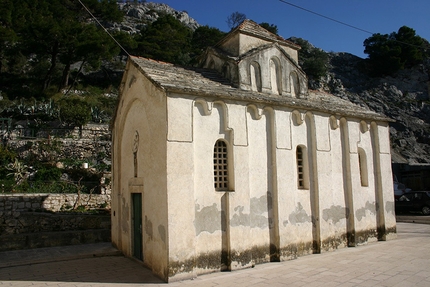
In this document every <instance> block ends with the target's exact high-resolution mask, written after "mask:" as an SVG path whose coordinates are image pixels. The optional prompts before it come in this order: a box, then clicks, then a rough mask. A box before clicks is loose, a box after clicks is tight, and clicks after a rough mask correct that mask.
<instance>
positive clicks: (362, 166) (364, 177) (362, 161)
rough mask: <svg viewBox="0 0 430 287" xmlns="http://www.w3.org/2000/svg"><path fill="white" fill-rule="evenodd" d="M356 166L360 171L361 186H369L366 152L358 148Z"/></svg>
mask: <svg viewBox="0 0 430 287" xmlns="http://www.w3.org/2000/svg"><path fill="white" fill-rule="evenodd" d="M358 166H359V170H360V181H361V186H369V177H368V172H367V157H366V152H365V151H364V149H362V148H358Z"/></svg>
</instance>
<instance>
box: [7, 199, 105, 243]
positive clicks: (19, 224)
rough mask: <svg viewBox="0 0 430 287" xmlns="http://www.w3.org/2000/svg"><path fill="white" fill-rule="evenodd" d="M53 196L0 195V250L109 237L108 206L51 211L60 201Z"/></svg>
mask: <svg viewBox="0 0 430 287" xmlns="http://www.w3.org/2000/svg"><path fill="white" fill-rule="evenodd" d="M63 196H66V195H63ZM70 196H72V195H70ZM74 196H76V195H74ZM53 198H54V199H53ZM53 198H52V195H48V194H46V195H34V194H33V195H30V194H20V195H0V251H6V250H19V249H30V248H40V247H53V246H65V245H76V244H86V243H97V242H110V241H111V235H110V229H111V222H110V214H109V212H108V210H105V212H103V213H99V214H89V213H82V212H80V213H77V212H66V213H65V212H55V211H53V209H54V210H57V211H60V208H61V207H59V205H62V203H64V201H60V200H59V199H58V198H56V197H55V195H54V196H53ZM55 203H56V205H55Z"/></svg>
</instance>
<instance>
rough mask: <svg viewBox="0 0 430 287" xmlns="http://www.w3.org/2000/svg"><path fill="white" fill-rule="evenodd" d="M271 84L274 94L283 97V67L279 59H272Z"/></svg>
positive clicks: (270, 64)
mask: <svg viewBox="0 0 430 287" xmlns="http://www.w3.org/2000/svg"><path fill="white" fill-rule="evenodd" d="M269 66H270V83H271V86H272V93H274V94H278V95H281V94H282V81H281V79H282V77H281V65H280V63H279V59H278V58H276V57H274V58H272V59H270V63H269Z"/></svg>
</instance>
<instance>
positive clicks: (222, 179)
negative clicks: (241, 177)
mask: <svg viewBox="0 0 430 287" xmlns="http://www.w3.org/2000/svg"><path fill="white" fill-rule="evenodd" d="M228 177H229V174H228V148H227V144H226V142H225V141H224V140H217V142H216V143H215V146H214V187H215V190H228V189H229V185H228V183H229V180H228Z"/></svg>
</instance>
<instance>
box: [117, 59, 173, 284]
mask: <svg viewBox="0 0 430 287" xmlns="http://www.w3.org/2000/svg"><path fill="white" fill-rule="evenodd" d="M127 69H128V77H127V78H126V79H125V80H127V82H123V86H122V89H123V90H122V93H123V94H126V93H128V96H127V97H126V98H121V99H120V103H119V107H118V112H117V118H116V121H115V125H114V129H113V137H114V139H115V140H114V142H115V143H116V144H117V145H116V146H114V152H113V161H114V183H113V194H112V221H115V222H116V224H113V228H112V240H113V242H114V244H116V245H117V246H118V247H119V248H120V249H121V250H122V251H123V252H124V253H125V254H126V255H127V256H132V255H133V232H134V231H133V230H132V228H131V226H132V225H131V224H132V218H131V215H132V202H131V193H141V194H142V211H143V215H142V221H143V224H142V225H143V226H142V233H143V234H142V237H143V238H142V240H143V262H144V264H146V265H147V266H148V267H149V268H150V269H152V270H153V272H154V273H155V274H157V275H158V276H160V277H161V278H164V279H166V280H167V248H168V246H167V244H168V242H167V239H168V230H167V219H168V217H167V191H166V185H167V183H166V173H167V170H166V135H167V116H166V98H165V96H164V93H163V92H162V90H160V89H158V88H157V87H156V86H154V85H152V84H150V82H149V81H148V80H147V79H146V78H145V77H142V76H141V74H140V72H139V71H138V69H136V68H135V67H134V66H133V65H130V64H128V66H127ZM163 115H164V116H163ZM136 133H137V134H138V140H137V137H136ZM135 154H136V161H135ZM115 175H116V176H115Z"/></svg>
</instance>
